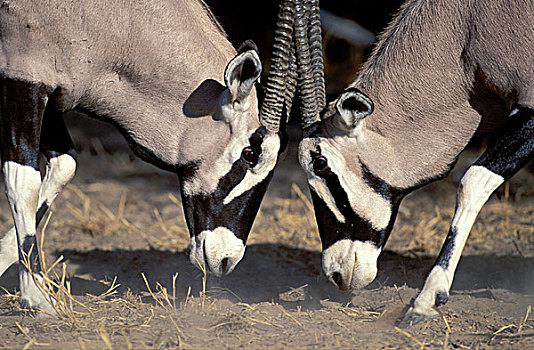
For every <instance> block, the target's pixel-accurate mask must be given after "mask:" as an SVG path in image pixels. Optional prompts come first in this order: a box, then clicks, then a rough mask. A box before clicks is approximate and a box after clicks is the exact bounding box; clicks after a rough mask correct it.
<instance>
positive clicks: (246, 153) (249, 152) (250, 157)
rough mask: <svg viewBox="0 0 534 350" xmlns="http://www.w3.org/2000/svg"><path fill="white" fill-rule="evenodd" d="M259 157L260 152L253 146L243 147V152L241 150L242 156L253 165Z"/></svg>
mask: <svg viewBox="0 0 534 350" xmlns="http://www.w3.org/2000/svg"><path fill="white" fill-rule="evenodd" d="M258 157H259V154H258V152H256V151H254V150H253V149H252V147H245V148H243V152H241V158H242V159H243V160H244V161H245V162H247V163H249V164H251V165H256V163H257V162H258Z"/></svg>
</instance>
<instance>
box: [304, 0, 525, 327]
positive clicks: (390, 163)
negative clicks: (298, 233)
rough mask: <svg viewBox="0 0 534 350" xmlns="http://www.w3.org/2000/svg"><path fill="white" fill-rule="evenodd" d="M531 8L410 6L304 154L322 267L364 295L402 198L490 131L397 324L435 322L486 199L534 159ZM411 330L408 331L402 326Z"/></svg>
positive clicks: (318, 125) (460, 3)
mask: <svg viewBox="0 0 534 350" xmlns="http://www.w3.org/2000/svg"><path fill="white" fill-rule="evenodd" d="M532 23H534V3H533V2H532V1H527V0H518V1H511V0H492V1H475V0H433V1H429V0H428V1H427V0H409V1H407V2H406V3H405V4H404V5H403V6H402V8H401V10H400V11H399V13H398V15H397V16H396V17H395V18H394V20H393V21H392V23H391V24H390V25H389V27H388V28H387V29H386V30H385V32H384V33H383V35H382V36H381V37H380V38H379V41H378V42H377V44H376V47H375V48H374V51H373V53H372V54H371V56H370V58H369V59H368V60H367V62H366V63H365V64H364V66H363V67H362V69H361V71H360V74H359V76H358V77H357V78H356V80H355V81H354V82H353V83H351V84H350V86H349V87H348V89H347V90H346V91H345V92H343V93H342V94H341V95H340V96H339V97H338V98H337V99H336V100H335V101H334V102H332V103H331V104H330V105H329V106H328V107H327V110H326V111H325V112H324V114H323V118H322V120H320V121H319V120H309V121H308V122H306V123H305V124H304V127H305V128H306V129H305V130H306V131H307V133H308V134H307V135H306V136H305V137H304V138H303V140H302V141H301V143H300V145H299V161H300V163H301V165H302V167H303V168H304V170H305V172H306V174H307V177H308V183H309V187H310V190H311V195H312V198H313V202H314V206H315V215H316V220H317V224H318V226H319V232H320V236H321V240H322V246H323V258H322V264H323V270H324V273H325V274H326V276H327V277H328V278H329V279H331V280H332V282H334V283H335V284H336V285H337V286H338V287H339V288H341V289H355V288H362V287H365V286H366V285H368V284H369V283H370V282H371V281H373V279H374V278H375V276H376V273H377V258H378V256H379V254H380V252H381V250H382V248H383V247H384V245H385V243H386V240H387V239H388V237H389V234H390V232H391V230H392V227H393V224H394V221H395V217H396V214H397V211H398V208H399V205H400V202H401V200H402V198H403V197H404V196H405V195H406V194H408V193H409V192H411V191H413V190H414V189H417V188H419V187H421V186H423V185H425V184H427V183H429V182H432V181H435V180H438V179H441V178H443V177H444V176H445V175H446V174H447V173H448V172H449V171H450V170H451V168H452V167H453V165H454V164H455V161H456V160H457V157H458V156H459V154H460V153H461V152H462V151H463V150H464V149H465V148H466V146H467V144H468V143H469V141H470V140H472V139H473V138H474V137H479V136H482V135H487V134H488V133H492V137H491V138H490V139H489V140H490V144H489V145H488V147H487V149H486V150H485V152H484V153H483V154H482V156H481V157H480V158H479V159H478V160H477V161H476V162H475V163H474V164H473V165H472V166H471V167H470V168H469V169H468V170H467V171H466V173H465V174H464V176H463V178H462V180H461V183H460V186H459V188H458V192H457V203H456V209H455V213H454V217H453V219H452V223H451V226H450V230H449V232H448V234H447V238H446V240H445V242H444V244H443V247H442V249H441V252H440V253H439V256H438V258H437V261H436V262H435V264H434V266H433V268H432V270H431V271H430V273H429V274H428V276H427V278H426V281H425V283H424V287H423V288H422V290H421V291H420V293H419V294H418V296H417V298H416V299H415V300H414V302H413V304H412V305H411V307H410V308H409V310H408V312H407V314H406V316H405V319H404V322H407V323H408V324H409V323H410V322H417V321H420V320H424V319H426V318H430V317H433V316H435V315H437V314H438V312H437V310H436V309H435V307H437V306H439V305H441V304H444V303H445V302H447V300H448V297H449V290H450V288H451V284H452V282H453V278H454V273H455V270H456V267H457V265H458V261H459V259H460V256H461V253H462V250H463V247H464V245H465V242H466V240H467V237H468V235H469V232H470V230H471V227H472V225H473V223H474V221H475V219H476V216H477V215H478V212H479V211H480V209H481V208H482V206H483V205H484V203H485V202H486V201H487V199H488V198H489V196H490V195H491V194H492V192H493V191H495V189H497V188H498V187H499V186H500V185H501V184H502V183H503V182H505V181H506V180H507V179H509V178H510V177H511V176H512V175H514V174H515V173H516V172H517V171H518V170H519V169H520V168H521V167H522V166H524V165H525V163H526V162H527V161H528V160H529V159H530V158H531V157H532V154H533V150H534V58H533V57H534V56H533V53H534V27H533V26H532ZM405 324H406V323H405Z"/></svg>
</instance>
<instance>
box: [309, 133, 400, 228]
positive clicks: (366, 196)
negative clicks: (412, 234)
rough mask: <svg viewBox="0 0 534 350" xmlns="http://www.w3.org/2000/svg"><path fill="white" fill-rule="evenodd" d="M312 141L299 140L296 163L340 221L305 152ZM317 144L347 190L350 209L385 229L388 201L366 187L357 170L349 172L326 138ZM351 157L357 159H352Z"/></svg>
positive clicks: (330, 197) (346, 165) (337, 211)
mask: <svg viewBox="0 0 534 350" xmlns="http://www.w3.org/2000/svg"><path fill="white" fill-rule="evenodd" d="M313 142H314V141H313V140H311V139H304V140H302V141H301V152H299V153H300V154H299V160H300V164H301V165H302V167H303V168H304V170H305V171H306V174H307V176H308V183H309V184H310V187H312V188H313V189H314V191H315V192H316V193H317V195H319V196H320V197H321V198H322V200H323V201H324V202H325V203H326V205H327V206H328V208H329V209H330V210H331V211H332V213H334V215H335V216H336V218H337V219H338V221H340V222H343V223H344V222H345V218H344V216H343V215H342V214H341V211H340V210H339V208H337V206H336V204H335V200H334V198H333V196H332V194H331V193H330V191H329V190H328V187H327V186H326V183H325V181H324V180H323V179H322V178H320V177H318V176H316V175H315V174H314V171H313V165H312V159H311V156H310V154H309V150H310V149H313V147H314V146H313ZM320 147H321V154H322V155H324V156H325V157H326V159H327V161H328V165H329V166H330V169H332V171H333V172H334V173H335V174H336V175H337V177H338V179H339V183H340V185H341V187H342V188H343V190H344V191H345V193H346V194H347V197H348V199H349V203H350V205H351V207H352V210H353V211H354V212H355V213H356V214H358V215H360V216H362V217H363V218H365V219H367V220H368V221H369V222H370V223H371V225H372V227H373V228H374V229H375V230H383V229H385V228H386V227H387V226H388V224H389V220H390V218H391V214H392V209H391V204H390V203H389V202H388V201H387V200H386V199H385V198H384V197H382V196H381V195H380V194H378V193H376V192H375V191H374V190H373V189H372V188H370V187H369V186H368V185H367V184H366V183H365V181H364V180H363V179H362V176H361V174H355V173H354V172H352V171H351V170H350V167H349V166H348V164H347V163H346V162H345V159H344V157H343V156H342V155H341V154H340V152H338V151H337V150H336V149H334V148H332V147H331V146H330V144H329V143H328V142H321V143H320ZM354 161H355V162H357V160H356V159H354Z"/></svg>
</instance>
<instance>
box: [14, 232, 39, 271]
mask: <svg viewBox="0 0 534 350" xmlns="http://www.w3.org/2000/svg"><path fill="white" fill-rule="evenodd" d="M22 261H28V263H29V267H30V269H31V271H32V272H34V273H38V272H41V261H40V259H39V251H38V247H37V239H36V237H35V235H31V236H26V237H25V238H24V242H22V250H19V262H22ZM21 267H22V268H24V269H28V266H25V265H24V264H21Z"/></svg>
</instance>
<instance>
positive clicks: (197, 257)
mask: <svg viewBox="0 0 534 350" xmlns="http://www.w3.org/2000/svg"><path fill="white" fill-rule="evenodd" d="M204 249H205V250H204ZM244 254H245V245H244V244H243V241H242V240H241V239H239V238H237V237H236V236H235V235H234V233H233V232H232V231H230V230H228V229H227V228H226V227H217V228H216V229H215V230H213V231H202V232H201V233H200V234H199V235H197V236H195V237H193V238H191V253H190V255H189V259H190V260H191V263H192V264H193V265H195V266H198V264H201V265H204V266H208V267H209V272H212V273H213V274H215V275H217V276H220V275H223V274H228V273H230V272H232V271H233V270H234V268H235V267H236V265H237V263H238V262H239V261H241V259H242V258H243V255H244ZM204 257H205V258H206V259H204ZM224 259H227V260H226V267H224V266H223V260H224ZM205 260H207V261H205Z"/></svg>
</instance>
